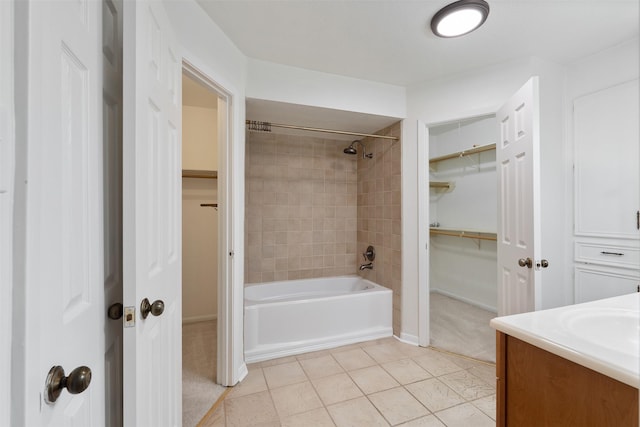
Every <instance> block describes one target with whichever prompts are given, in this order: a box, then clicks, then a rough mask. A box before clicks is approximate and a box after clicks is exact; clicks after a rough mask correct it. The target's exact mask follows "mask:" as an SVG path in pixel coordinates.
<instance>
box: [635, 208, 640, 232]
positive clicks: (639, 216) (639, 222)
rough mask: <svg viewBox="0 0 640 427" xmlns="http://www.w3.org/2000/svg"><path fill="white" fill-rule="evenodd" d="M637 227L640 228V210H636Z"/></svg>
mask: <svg viewBox="0 0 640 427" xmlns="http://www.w3.org/2000/svg"><path fill="white" fill-rule="evenodd" d="M636 229H637V230H640V211H636Z"/></svg>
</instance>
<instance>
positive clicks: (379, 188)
mask: <svg viewBox="0 0 640 427" xmlns="http://www.w3.org/2000/svg"><path fill="white" fill-rule="evenodd" d="M376 134H378V135H388V136H396V137H398V138H400V137H401V126H400V122H398V123H396V124H394V125H392V126H389V127H388V128H386V129H383V130H381V131H379V132H376ZM362 142H363V143H364V144H365V146H366V147H367V152H372V153H373V158H372V159H363V158H362V157H361V156H359V158H358V254H359V255H358V256H359V260H358V262H361V261H363V260H364V258H363V257H362V255H360V254H362V253H363V252H364V251H365V250H366V248H367V246H369V245H373V246H374V247H375V250H376V258H375V261H374V262H373V265H374V268H373V270H365V271H363V272H360V275H361V276H363V277H365V278H367V279H369V280H371V281H373V282H375V283H378V284H380V285H383V286H385V287H387V288H389V289H391V290H393V333H394V334H395V335H396V336H400V321H401V308H400V307H401V298H402V268H401V267H402V253H401V246H402V222H401V197H402V193H401V174H402V169H401V164H402V160H401V159H402V152H401V145H402V144H401V141H400V140H398V141H392V140H386V139H371V138H365V139H363V140H362Z"/></svg>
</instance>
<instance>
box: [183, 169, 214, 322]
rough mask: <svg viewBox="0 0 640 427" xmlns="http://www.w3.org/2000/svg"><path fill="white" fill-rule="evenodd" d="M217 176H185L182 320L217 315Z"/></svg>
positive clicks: (187, 320) (188, 320)
mask: <svg viewBox="0 0 640 427" xmlns="http://www.w3.org/2000/svg"><path fill="white" fill-rule="evenodd" d="M216 181H217V180H215V179H202V178H183V179H182V321H183V322H184V323H186V322H197V321H201V320H211V319H215V318H217V316H218V292H217V289H218V211H217V209H214V208H208V207H207V208H205V207H202V206H200V204H201V203H217V201H218V189H217V182H216Z"/></svg>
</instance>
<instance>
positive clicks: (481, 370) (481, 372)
mask: <svg viewBox="0 0 640 427" xmlns="http://www.w3.org/2000/svg"><path fill="white" fill-rule="evenodd" d="M467 371H469V372H471V373H472V374H473V375H475V376H476V377H478V378H480V379H481V380H482V381H484V382H486V383H487V384H489V385H490V386H493V387H495V386H496V367H495V365H478V366H474V367H471V368H469V369H467Z"/></svg>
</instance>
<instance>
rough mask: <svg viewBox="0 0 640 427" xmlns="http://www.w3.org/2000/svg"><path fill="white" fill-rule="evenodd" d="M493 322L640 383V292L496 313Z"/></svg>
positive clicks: (558, 352) (525, 338) (577, 360)
mask: <svg viewBox="0 0 640 427" xmlns="http://www.w3.org/2000/svg"><path fill="white" fill-rule="evenodd" d="M491 326H492V327H493V328H494V329H496V330H498V331H500V332H503V333H505V334H507V335H511V336H513V337H515V338H518V339H520V340H522V341H525V342H527V343H529V344H532V345H534V346H536V347H539V348H541V349H543V350H546V351H548V352H550V353H553V354H556V355H558V356H561V357H563V358H565V359H567V360H570V361H572V362H575V363H577V364H579V365H582V366H585V367H587V368H589V369H592V370H594V371H596V372H600V373H602V374H604V375H607V376H608V377H611V378H614V379H616V380H618V381H620V382H623V383H625V384H628V385H630V386H632V387H635V388H640V387H639V385H640V293H633V294H628V295H622V296H618V297H613V298H606V299H602V300H598V301H591V302H586V303H582V304H575V305H569V306H566V307H558V308H553V309H548V310H541V311H534V312H530V313H522V314H514V315H511V316H503V317H496V318H495V319H493V320H491Z"/></svg>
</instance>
